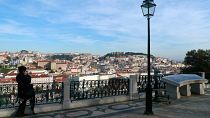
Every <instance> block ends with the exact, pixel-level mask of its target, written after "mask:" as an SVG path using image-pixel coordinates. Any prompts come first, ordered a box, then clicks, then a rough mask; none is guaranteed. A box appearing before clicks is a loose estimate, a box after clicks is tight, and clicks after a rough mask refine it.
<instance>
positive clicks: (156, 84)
mask: <svg viewBox="0 0 210 118" xmlns="http://www.w3.org/2000/svg"><path fill="white" fill-rule="evenodd" d="M163 76H164V75H154V76H150V78H151V86H152V89H165V88H166V83H165V82H162V81H161V78H162V77H163ZM147 81H148V79H147V75H139V77H138V78H137V88H138V92H139V93H141V92H145V91H146V85H147Z"/></svg>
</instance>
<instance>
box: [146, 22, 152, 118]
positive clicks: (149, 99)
mask: <svg viewBox="0 0 210 118" xmlns="http://www.w3.org/2000/svg"><path fill="white" fill-rule="evenodd" d="M147 21H148V43H147V77H148V78H147V85H146V110H145V114H147V115H152V114H153V111H152V86H151V76H150V18H147Z"/></svg>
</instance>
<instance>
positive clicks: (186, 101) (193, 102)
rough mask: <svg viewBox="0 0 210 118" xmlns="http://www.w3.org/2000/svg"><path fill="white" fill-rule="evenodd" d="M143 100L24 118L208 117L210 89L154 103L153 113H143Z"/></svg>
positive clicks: (209, 111) (209, 114)
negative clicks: (150, 114)
mask: <svg viewBox="0 0 210 118" xmlns="http://www.w3.org/2000/svg"><path fill="white" fill-rule="evenodd" d="M144 109H145V103H144V100H143V99H141V100H137V101H129V102H121V103H114V104H106V105H99V106H92V107H85V108H84V107H83V108H78V109H71V110H63V111H55V112H46V113H41V114H37V115H33V116H25V117H26V118H137V117H138V118H210V89H207V90H206V92H205V95H192V96H190V97H182V98H181V99H178V100H173V101H172V103H171V104H170V105H167V104H165V103H154V104H153V112H154V115H152V116H147V115H143V113H144Z"/></svg>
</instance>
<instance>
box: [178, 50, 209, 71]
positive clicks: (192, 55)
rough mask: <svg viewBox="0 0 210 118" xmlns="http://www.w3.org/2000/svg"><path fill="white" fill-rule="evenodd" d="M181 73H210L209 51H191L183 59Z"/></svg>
mask: <svg viewBox="0 0 210 118" xmlns="http://www.w3.org/2000/svg"><path fill="white" fill-rule="evenodd" d="M184 64H185V65H186V67H185V68H183V69H182V72H184V73H187V72H210V50H202V49H198V50H191V51H188V52H187V53H186V57H185V59H184Z"/></svg>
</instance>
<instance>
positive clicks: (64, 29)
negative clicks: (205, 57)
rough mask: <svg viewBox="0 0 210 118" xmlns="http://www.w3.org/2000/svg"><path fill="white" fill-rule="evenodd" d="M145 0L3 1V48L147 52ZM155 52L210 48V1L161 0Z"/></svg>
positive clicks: (174, 55) (179, 53)
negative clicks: (143, 5) (142, 4)
mask: <svg viewBox="0 0 210 118" xmlns="http://www.w3.org/2000/svg"><path fill="white" fill-rule="evenodd" d="M142 1H143V0H0V42H1V43H0V51H13V52H14V51H19V50H21V49H26V50H31V51H33V50H34V51H40V52H86V53H93V54H100V55H103V54H105V53H108V52H113V51H134V52H143V53H146V52H147V20H146V18H144V17H143V16H142V12H141V9H140V5H141V3H142ZM155 3H156V4H157V8H156V12H155V16H154V17H153V18H152V19H151V53H152V54H153V55H155V56H161V57H167V58H170V59H176V60H183V58H184V56H185V54H186V52H187V51H189V50H192V49H209V47H210V7H209V5H210V1H209V0H155Z"/></svg>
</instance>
